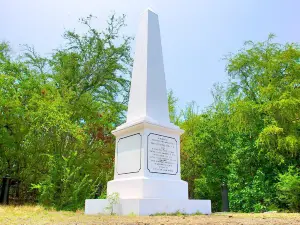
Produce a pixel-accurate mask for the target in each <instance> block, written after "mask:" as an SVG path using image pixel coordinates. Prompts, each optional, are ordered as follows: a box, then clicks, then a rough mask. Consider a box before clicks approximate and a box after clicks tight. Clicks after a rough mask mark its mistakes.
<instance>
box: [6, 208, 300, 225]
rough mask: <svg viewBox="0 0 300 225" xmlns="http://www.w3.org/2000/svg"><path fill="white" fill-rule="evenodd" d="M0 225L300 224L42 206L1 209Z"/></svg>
mask: <svg viewBox="0 0 300 225" xmlns="http://www.w3.org/2000/svg"><path fill="white" fill-rule="evenodd" d="M0 224H1V225H2V224H3V225H4V224H9V225H15V224H18V225H20V224H24V225H25V224H73V225H75V224H76V225H81V224H89V225H92V224H132V225H133V224H139V225H142V224H240V225H241V224H244V225H249V224H293V225H296V224H297V225H299V224H300V214H299V213H249V214H246V213H226V214H224V213H214V214H212V215H210V216H206V215H200V216H198V215H197V216H103V215H98V216H86V215H84V214H83V212H82V211H78V212H65V211H59V212H58V211H53V210H45V209H44V208H42V207H40V206H1V207H0Z"/></svg>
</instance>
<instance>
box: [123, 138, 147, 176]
mask: <svg viewBox="0 0 300 225" xmlns="http://www.w3.org/2000/svg"><path fill="white" fill-rule="evenodd" d="M141 147H142V135H141V134H139V133H138V134H133V135H130V136H127V137H123V138H120V139H119V141H118V143H117V173H118V175H122V174H130V173H138V172H139V171H140V169H141Z"/></svg>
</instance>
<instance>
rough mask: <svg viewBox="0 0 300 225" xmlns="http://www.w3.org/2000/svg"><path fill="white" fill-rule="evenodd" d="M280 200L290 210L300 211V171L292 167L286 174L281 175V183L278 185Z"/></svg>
mask: <svg viewBox="0 0 300 225" xmlns="http://www.w3.org/2000/svg"><path fill="white" fill-rule="evenodd" d="M276 188H277V191H278V198H279V200H280V201H281V202H283V203H284V204H287V205H288V207H289V209H291V210H293V211H299V210H300V170H299V169H296V168H295V167H293V166H290V167H289V169H288V171H287V172H286V173H284V174H279V182H278V183H277V184H276Z"/></svg>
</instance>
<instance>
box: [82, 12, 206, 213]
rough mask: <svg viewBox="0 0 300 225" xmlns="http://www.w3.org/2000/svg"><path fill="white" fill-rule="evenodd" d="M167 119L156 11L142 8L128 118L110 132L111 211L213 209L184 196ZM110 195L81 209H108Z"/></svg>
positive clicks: (174, 135)
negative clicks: (112, 142)
mask: <svg viewBox="0 0 300 225" xmlns="http://www.w3.org/2000/svg"><path fill="white" fill-rule="evenodd" d="M183 132H184V131H183V130H181V129H180V128H179V127H177V126H175V125H174V124H172V123H170V119H169V110H168V99H167V91H166V81H165V74H164V67H163V57H162V48H161V41H160V31H159V23H158V16H157V15H156V14H155V13H153V12H152V11H151V10H146V12H144V13H143V14H142V17H141V23H140V28H139V33H138V35H137V40H136V53H135V59H134V65H133V72H132V81H131V89H130V97H129V105H128V114H127V121H126V123H124V124H123V125H121V126H119V127H117V128H116V130H114V131H113V132H112V133H113V134H114V135H115V136H116V151H115V171H114V180H112V181H109V182H108V184H107V194H108V195H111V194H113V193H118V194H119V198H120V202H119V204H116V205H115V206H114V212H115V213H117V214H120V215H126V214H130V213H134V214H137V215H150V214H155V213H174V212H176V211H181V212H185V213H196V212H200V213H203V214H210V213H211V203H210V200H188V184H187V182H185V181H182V180H181V175H180V135H181V134H182V133H183ZM107 206H108V200H104V199H102V200H100V199H89V200H86V204H85V213H86V214H97V213H108V212H106V211H105V208H106V207H107Z"/></svg>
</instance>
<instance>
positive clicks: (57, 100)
mask: <svg viewBox="0 0 300 225" xmlns="http://www.w3.org/2000/svg"><path fill="white" fill-rule="evenodd" d="M81 22H82V23H83V24H84V25H85V26H86V28H87V31H86V33H84V34H82V35H80V34H78V33H76V32H75V31H66V32H65V34H64V38H65V43H66V44H65V46H63V47H62V48H60V49H58V50H55V51H54V52H53V54H52V55H51V56H49V57H48V58H44V57H42V56H40V55H39V54H38V53H37V52H36V51H35V50H34V48H32V47H29V46H25V52H24V54H23V55H22V56H20V57H18V58H14V57H12V55H11V53H10V48H9V45H8V44H7V43H1V44H0V95H1V99H0V115H1V116H0V175H1V174H2V175H4V174H10V175H11V176H12V177H13V178H15V179H19V180H20V185H19V188H18V189H17V193H16V196H17V197H18V199H19V201H20V202H28V201H36V200H38V201H39V203H41V204H43V205H45V206H47V207H54V208H56V209H59V210H60V209H65V210H76V209H78V208H82V207H83V204H84V200H85V199H86V198H94V197H97V196H99V195H102V196H103V195H104V193H105V192H106V190H105V189H106V183H107V181H108V180H110V179H111V178H112V174H113V159H114V137H113V135H112V134H111V131H112V130H113V129H114V128H115V127H116V126H117V125H119V124H120V123H122V122H123V121H124V113H125V110H126V105H127V104H126V103H127V99H128V89H129V78H130V75H129V71H130V68H131V57H130V40H131V38H130V37H126V36H121V35H120V29H121V28H122V27H124V26H125V24H124V16H123V17H120V18H117V17H116V16H114V15H113V16H112V17H111V18H110V19H109V20H108V26H107V29H106V30H104V31H97V30H95V29H94V28H92V26H91V23H92V17H91V16H90V17H88V18H87V19H83V20H81ZM32 187H33V188H32ZM96 192H97V193H96Z"/></svg>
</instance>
